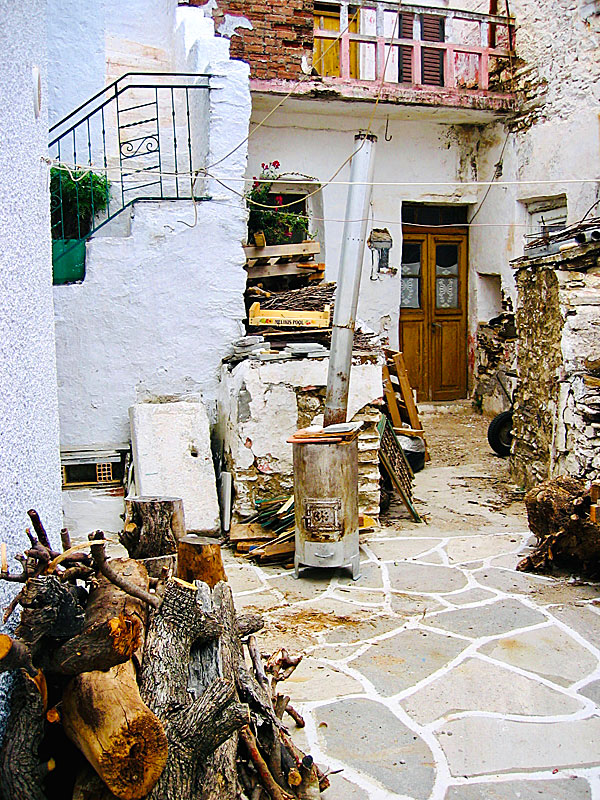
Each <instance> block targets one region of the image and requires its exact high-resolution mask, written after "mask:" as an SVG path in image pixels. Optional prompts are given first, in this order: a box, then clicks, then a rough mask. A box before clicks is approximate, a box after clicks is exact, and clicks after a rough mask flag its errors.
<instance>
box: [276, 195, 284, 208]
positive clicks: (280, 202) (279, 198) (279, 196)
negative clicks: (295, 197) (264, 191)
mask: <svg viewBox="0 0 600 800" xmlns="http://www.w3.org/2000/svg"><path fill="white" fill-rule="evenodd" d="M275 202H276V203H277V205H278V206H282V205H283V197H282V196H281V195H280V194H278V195H277V197H276V198H275Z"/></svg>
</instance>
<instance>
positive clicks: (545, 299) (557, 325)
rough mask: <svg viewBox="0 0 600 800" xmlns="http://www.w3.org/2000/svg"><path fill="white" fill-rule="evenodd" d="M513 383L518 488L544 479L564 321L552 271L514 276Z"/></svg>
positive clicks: (531, 270) (555, 409) (532, 269)
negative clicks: (515, 345) (516, 340)
mask: <svg viewBox="0 0 600 800" xmlns="http://www.w3.org/2000/svg"><path fill="white" fill-rule="evenodd" d="M516 277H517V292H518V300H517V311H516V325H517V335H518V338H519V348H518V355H517V366H518V374H519V378H518V383H517V393H516V402H515V413H514V420H513V437H514V443H513V452H512V455H511V474H512V476H513V478H514V480H515V481H516V482H517V483H518V484H519V485H520V486H532V485H534V484H536V483H539V482H541V481H543V480H545V479H546V478H547V477H548V476H549V472H550V461H551V451H552V447H553V442H554V435H555V427H556V418H557V412H558V395H559V377H560V366H561V363H562V356H561V350H560V347H561V335H562V326H563V323H564V320H563V317H562V315H561V310H560V302H559V297H558V281H557V278H556V274H555V273H554V272H553V271H552V270H538V269H536V268H535V267H529V268H523V269H520V270H519V271H518V272H517V276H516Z"/></svg>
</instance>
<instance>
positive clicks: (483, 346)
mask: <svg viewBox="0 0 600 800" xmlns="http://www.w3.org/2000/svg"><path fill="white" fill-rule="evenodd" d="M516 349H517V332H516V329H515V320H514V314H511V313H509V312H505V313H502V314H500V315H498V316H497V317H494V318H493V319H491V320H490V321H489V322H480V323H479V325H478V327H477V338H476V341H475V367H474V369H473V401H474V403H475V405H476V406H477V407H478V408H479V409H480V410H481V411H485V412H486V413H490V414H499V413H500V412H501V411H506V410H507V409H508V408H509V407H510V395H511V393H512V388H513V380H512V378H511V377H510V376H509V375H507V372H511V371H512V370H514V368H515V359H516ZM500 381H502V384H503V385H504V387H505V389H506V390H507V392H508V395H509V397H507V395H506V393H505V392H504V391H503V389H502V386H501V385H500Z"/></svg>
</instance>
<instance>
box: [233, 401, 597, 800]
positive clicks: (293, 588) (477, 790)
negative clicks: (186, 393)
mask: <svg viewBox="0 0 600 800" xmlns="http://www.w3.org/2000/svg"><path fill="white" fill-rule="evenodd" d="M423 421H424V424H425V427H426V430H427V432H428V438H429V441H430V446H431V451H432V461H431V463H430V464H429V465H428V466H427V467H426V468H425V470H423V471H422V472H421V473H419V474H418V475H417V478H416V485H415V498H416V503H417V506H418V508H419V510H420V512H421V513H422V514H423V515H426V519H427V524H421V525H419V524H415V523H413V522H411V521H410V519H409V518H408V516H407V514H406V513H405V512H404V510H403V509H402V507H401V506H399V505H398V504H394V505H393V507H392V508H391V510H390V513H389V514H388V515H387V517H386V519H384V520H383V524H382V527H381V528H380V529H378V530H376V531H374V532H373V533H370V534H367V535H365V536H364V537H363V541H362V544H361V555H362V577H361V578H360V579H359V580H358V581H357V582H356V583H354V582H352V580H351V579H350V578H349V574H348V573H346V571H344V570H334V571H327V570H322V571H321V570H306V571H305V572H303V574H302V577H301V579H300V580H299V581H295V580H294V579H293V578H292V575H291V573H290V572H289V571H286V570H284V569H282V568H280V567H270V568H269V567H267V568H262V569H261V568H259V567H257V566H254V565H252V564H251V563H250V562H248V561H245V560H240V559H239V558H234V557H233V556H232V555H231V554H229V555H228V556H227V562H228V563H227V572H228V575H229V580H230V582H231V583H232V587H233V589H234V592H235V593H236V605H237V607H238V609H241V608H243V607H250V606H252V607H254V608H255V609H258V610H261V611H262V612H264V613H265V619H266V622H267V627H266V630H265V631H264V632H263V633H261V635H260V644H261V649H262V650H263V651H268V652H272V651H273V650H275V649H277V648H278V647H280V646H285V647H287V648H288V649H290V650H292V651H294V652H296V651H302V652H304V653H305V657H304V659H303V661H302V663H301V664H300V666H299V667H298V669H297V670H296V672H295V673H294V674H293V676H292V678H291V679H290V680H288V681H287V682H286V683H285V684H283V685H282V689H283V687H285V692H286V694H289V695H290V696H291V698H292V700H291V702H292V703H293V704H294V705H295V706H296V707H297V708H298V709H299V710H301V712H302V713H303V715H304V717H305V719H306V728H304V729H303V730H299V729H295V728H294V724H293V722H292V723H291V726H290V727H291V730H292V731H293V735H294V738H295V739H296V740H297V741H298V744H299V745H300V746H302V747H304V748H305V749H307V750H308V751H310V752H311V753H312V754H313V755H314V756H315V758H316V760H317V762H318V763H319V764H321V765H323V766H325V767H327V768H328V769H330V770H342V772H340V773H338V774H336V775H333V776H332V777H331V783H332V786H331V788H330V789H329V790H328V791H327V792H326V793H325V797H326V798H328V800H363V799H366V798H370V799H371V800H383V798H395V799H396V800H398V799H399V798H414V799H415V800H426V798H431V800H479V798H482V799H489V800H492V798H493V799H494V800H513V798H514V799H515V800H516V798H520V800H533V799H534V798H536V800H537V798H553V800H563V798H564V800H567V798H568V799H569V800H583V798H590V800H600V707H599V704H600V605H596V602H600V601H598V600H597V599H598V598H600V587H599V586H598V585H590V584H582V583H579V582H577V581H575V580H570V581H569V580H557V579H552V578H544V577H538V576H533V575H529V574H526V573H522V572H517V571H515V566H516V564H517V561H518V560H519V558H520V557H521V555H522V554H524V553H525V552H527V549H528V547H529V545H530V543H531V537H530V534H529V532H528V530H527V523H526V517H525V511H524V505H523V503H522V501H520V500H517V499H515V498H518V497H519V495H518V493H517V492H514V491H513V489H514V487H511V485H510V482H509V480H508V476H507V466H508V465H507V463H506V461H505V460H503V459H500V458H498V457H496V456H495V455H494V454H493V453H492V452H491V451H490V450H489V447H488V446H487V442H486V438H485V434H486V428H487V422H488V421H487V420H485V419H483V418H481V417H478V416H476V415H474V414H473V413H472V412H471V410H470V407H469V406H468V404H465V403H459V404H453V405H450V406H446V407H438V408H434V407H429V408H427V409H425V410H424V414H423Z"/></svg>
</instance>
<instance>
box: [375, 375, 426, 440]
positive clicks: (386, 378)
mask: <svg viewBox="0 0 600 800" xmlns="http://www.w3.org/2000/svg"><path fill="white" fill-rule="evenodd" d="M381 371H382V373H383V393H384V395H385V399H386V400H387V405H388V409H389V411H390V416H391V418H392V424H393V426H394V427H395V428H401V427H402V418H401V417H400V409H399V408H398V403H397V402H396V393H395V392H394V387H393V385H392V379H391V378H390V371H389V369H388V367H387V366H386V365H385V364H384V365H383V367H382V368H381ZM418 427H419V426H418Z"/></svg>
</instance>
